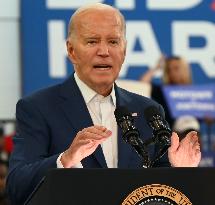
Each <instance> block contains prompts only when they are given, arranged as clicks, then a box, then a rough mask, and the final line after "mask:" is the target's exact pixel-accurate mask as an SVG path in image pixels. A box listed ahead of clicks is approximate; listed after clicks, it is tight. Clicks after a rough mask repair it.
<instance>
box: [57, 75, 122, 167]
mask: <svg viewBox="0 0 215 205" xmlns="http://www.w3.org/2000/svg"><path fill="white" fill-rule="evenodd" d="M74 77H75V81H76V83H77V85H78V87H79V89H80V91H81V93H82V96H83V98H84V101H85V103H86V105H87V108H88V111H89V113H90V116H91V118H92V121H93V124H94V125H102V126H104V127H106V128H107V129H109V130H111V132H112V135H111V136H110V137H109V138H108V139H106V140H105V141H104V142H103V143H102V144H101V146H102V150H103V153H104V156H105V160H106V163H107V166H108V168H117V164H118V147H117V123H116V119H115V116H114V110H115V108H116V96H115V90H114V89H112V91H111V93H110V95H109V96H107V97H104V96H102V95H99V94H98V93H96V92H95V91H94V90H92V89H91V88H90V87H88V86H87V85H86V84H85V83H84V82H83V81H81V80H80V79H79V77H78V76H77V74H76V73H75V74H74ZM62 154H63V153H61V154H60V155H59V157H58V159H57V167H58V168H63V165H62V163H61V161H60V159H61V156H62ZM82 167H83V166H82V164H81V162H80V163H79V164H77V165H76V166H74V168H82Z"/></svg>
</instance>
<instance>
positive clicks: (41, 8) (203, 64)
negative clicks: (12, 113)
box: [21, 0, 215, 95]
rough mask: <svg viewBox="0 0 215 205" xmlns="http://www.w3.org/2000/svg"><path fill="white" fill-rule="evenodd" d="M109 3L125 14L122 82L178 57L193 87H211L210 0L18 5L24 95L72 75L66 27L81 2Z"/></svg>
mask: <svg viewBox="0 0 215 205" xmlns="http://www.w3.org/2000/svg"><path fill="white" fill-rule="evenodd" d="M92 2H103V3H107V4H111V5H113V6H115V7H117V8H118V9H120V10H121V12H122V13H123V14H124V15H125V18H126V23H127V40H128V48H127V58H126V62H125V63H124V66H123V69H122V72H121V74H120V77H121V78H127V79H137V80H138V79H139V78H140V76H141V75H142V74H143V73H144V72H145V71H146V69H148V68H149V67H150V66H153V65H154V64H155V63H156V61H157V60H158V58H159V56H160V55H161V53H165V54H166V55H181V56H183V57H185V58H186V59H187V60H188V62H189V63H190V64H191V66H192V72H193V80H194V83H195V84H202V83H211V82H215V37H214V36H215V24H214V21H215V3H214V1H213V0H204V1H203V0H171V1H169V0H145V1H140V0H139V1H138V0H136V1H135V0H127V1H124V0H106V1H104V0H100V1H98V0H97V1H96V0H82V1H81V0H79V1H74V0H37V1H35V0H22V1H21V40H22V41H21V42H22V43H21V45H22V67H23V73H22V74H23V75H22V76H23V95H26V94H29V93H31V92H33V91H35V90H37V89H39V88H42V87H46V86H48V85H51V84H55V83H58V82H60V81H62V80H63V79H65V78H66V76H68V75H69V74H70V73H71V72H72V71H73V68H72V65H71V64H70V62H69V61H68V59H67V55H66V47H65V39H66V36H67V24H68V22H69V19H70V16H71V14H72V13H73V12H74V11H75V9H76V8H77V7H79V6H80V5H83V4H85V3H92Z"/></svg>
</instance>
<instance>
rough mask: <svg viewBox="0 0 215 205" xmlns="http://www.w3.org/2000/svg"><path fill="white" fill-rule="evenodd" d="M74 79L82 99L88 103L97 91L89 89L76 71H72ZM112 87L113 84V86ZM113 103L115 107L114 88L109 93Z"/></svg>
mask: <svg viewBox="0 0 215 205" xmlns="http://www.w3.org/2000/svg"><path fill="white" fill-rule="evenodd" d="M74 78H75V81H76V83H77V85H78V87H79V89H80V91H81V94H82V96H83V98H84V101H85V103H86V104H88V103H89V102H90V101H91V100H92V99H93V98H94V97H95V96H96V95H99V94H98V93H97V92H95V91H94V90H93V89H91V88H90V87H89V86H88V85H86V84H85V83H84V82H83V81H82V80H81V79H80V78H79V77H78V75H77V74H76V73H74ZM113 88H114V86H113ZM110 96H111V99H112V102H113V105H114V106H115V107H116V95H115V89H112V91H111V93H110Z"/></svg>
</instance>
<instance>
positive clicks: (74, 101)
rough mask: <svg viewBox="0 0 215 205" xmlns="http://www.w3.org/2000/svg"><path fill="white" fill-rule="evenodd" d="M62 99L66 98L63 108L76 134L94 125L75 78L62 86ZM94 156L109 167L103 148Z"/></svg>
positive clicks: (104, 165)
mask: <svg viewBox="0 0 215 205" xmlns="http://www.w3.org/2000/svg"><path fill="white" fill-rule="evenodd" d="M61 97H62V98H64V101H63V103H62V104H61V108H62V110H63V112H64V114H65V116H66V118H67V119H68V120H69V121H70V123H71V125H72V126H73V127H74V129H75V130H76V132H78V131H80V130H82V129H83V128H86V127H89V126H92V125H93V122H92V119H91V117H90V114H89V111H88V109H87V106H86V104H85V102H84V98H83V97H82V94H81V92H80V90H79V88H78V86H77V84H76V82H75V79H74V77H73V76H71V77H70V78H69V79H68V80H67V81H65V82H64V83H63V84H62V87H61ZM93 155H94V156H95V158H96V159H97V160H98V162H99V164H100V165H101V166H102V167H107V165H106V161H105V158H104V154H103V152H102V148H101V146H99V147H98V148H97V149H96V151H95V152H94V153H93Z"/></svg>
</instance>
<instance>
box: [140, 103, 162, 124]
mask: <svg viewBox="0 0 215 205" xmlns="http://www.w3.org/2000/svg"><path fill="white" fill-rule="evenodd" d="M154 115H160V112H159V110H158V109H157V108H156V107H155V106H149V107H147V108H146V109H145V110H144V116H145V118H146V120H147V121H150V120H151V119H152V117H153V116H154Z"/></svg>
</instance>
